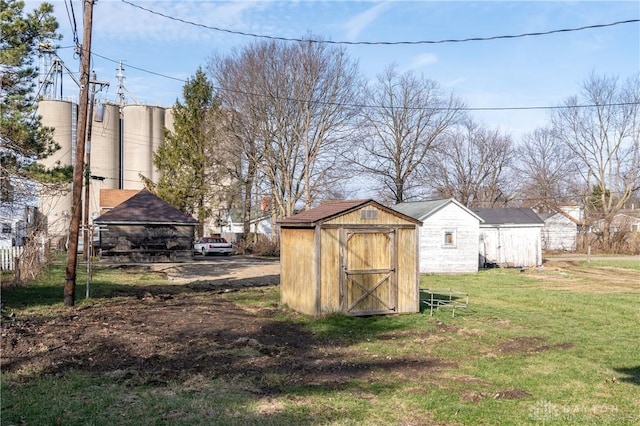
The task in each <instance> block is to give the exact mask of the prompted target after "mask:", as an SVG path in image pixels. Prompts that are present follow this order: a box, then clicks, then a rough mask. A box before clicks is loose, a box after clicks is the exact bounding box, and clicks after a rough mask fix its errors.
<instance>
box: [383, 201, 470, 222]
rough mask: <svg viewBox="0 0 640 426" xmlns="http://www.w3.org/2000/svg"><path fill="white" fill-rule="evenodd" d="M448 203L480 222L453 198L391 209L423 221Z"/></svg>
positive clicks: (413, 203) (414, 203) (398, 205)
mask: <svg viewBox="0 0 640 426" xmlns="http://www.w3.org/2000/svg"><path fill="white" fill-rule="evenodd" d="M450 203H452V204H455V205H457V206H458V207H460V208H461V209H462V210H465V211H467V212H468V213H469V214H470V215H472V216H475V217H476V218H477V219H478V220H480V221H481V222H482V218H480V217H479V216H478V215H477V214H476V213H474V212H472V211H471V210H469V209H468V208H467V207H465V206H464V205H463V204H462V203H460V202H458V201H456V200H455V199H454V198H442V199H437V200H425V201H411V202H405V203H399V204H396V205H395V206H393V209H394V210H397V211H399V212H400V213H403V214H406V215H407V216H411V217H413V218H415V219H418V220H422V221H424V220H426V219H427V218H428V217H429V216H431V215H432V214H434V213H436V212H437V211H438V210H440V209H442V208H444V207H445V206H446V205H448V204H450Z"/></svg>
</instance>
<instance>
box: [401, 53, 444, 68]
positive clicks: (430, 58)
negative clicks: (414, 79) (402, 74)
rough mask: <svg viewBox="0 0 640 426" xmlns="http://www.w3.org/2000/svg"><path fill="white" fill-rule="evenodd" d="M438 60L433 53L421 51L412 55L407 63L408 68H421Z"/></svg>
mask: <svg viewBox="0 0 640 426" xmlns="http://www.w3.org/2000/svg"><path fill="white" fill-rule="evenodd" d="M436 62H438V56H437V55H436V54H435V53H421V54H420V55H417V56H414V57H413V58H412V59H411V62H410V63H409V67H408V68H409V69H412V70H413V69H417V68H423V67H426V66H427V65H431V64H435V63H436Z"/></svg>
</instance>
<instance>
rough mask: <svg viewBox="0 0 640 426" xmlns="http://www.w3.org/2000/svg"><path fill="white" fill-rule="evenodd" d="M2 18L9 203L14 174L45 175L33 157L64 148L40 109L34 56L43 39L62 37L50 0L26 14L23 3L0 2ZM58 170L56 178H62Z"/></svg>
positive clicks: (0, 158) (0, 153)
mask: <svg viewBox="0 0 640 426" xmlns="http://www.w3.org/2000/svg"><path fill="white" fill-rule="evenodd" d="M0 22H1V26H2V37H1V38H0V113H1V114H0V190H1V191H0V192H1V194H0V198H1V199H2V201H9V202H10V201H14V194H13V193H12V192H13V188H12V185H11V180H12V178H14V177H22V178H37V179H44V178H45V175H46V173H43V170H42V169H41V168H38V167H37V166H35V163H34V160H36V159H39V158H44V157H46V156H47V155H49V154H51V153H52V152H54V151H55V150H56V149H58V148H59V146H58V145H57V144H56V143H55V142H54V141H53V137H52V131H51V129H48V128H45V127H43V126H42V125H41V122H40V117H39V116H38V115H37V113H36V109H37V103H36V100H37V99H36V97H35V87H36V78H37V75H38V70H37V68H36V67H35V66H34V60H35V57H36V52H37V49H38V46H39V44H40V43H47V42H48V41H50V40H55V39H59V38H60V36H59V35H58V34H57V33H56V30H57V28H58V23H57V22H56V19H55V17H54V16H53V6H52V5H51V4H48V3H42V4H40V5H39V6H38V8H37V9H35V10H33V11H32V12H30V13H26V14H25V12H24V2H23V1H16V0H0ZM57 172H58V174H55V173H54V174H52V175H51V176H59V172H60V171H59V170H58V171H57ZM63 175H64V176H67V175H66V174H64V173H63ZM51 176H46V177H48V178H51Z"/></svg>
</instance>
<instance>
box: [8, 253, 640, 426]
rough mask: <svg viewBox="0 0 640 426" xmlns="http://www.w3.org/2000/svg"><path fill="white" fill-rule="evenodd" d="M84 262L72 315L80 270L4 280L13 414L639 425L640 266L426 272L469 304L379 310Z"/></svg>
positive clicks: (17, 420) (23, 420)
mask: <svg viewBox="0 0 640 426" xmlns="http://www.w3.org/2000/svg"><path fill="white" fill-rule="evenodd" d="M78 273H79V276H78V281H77V282H78V284H79V285H78V296H77V300H78V305H77V306H76V307H74V308H71V309H68V308H64V307H62V306H61V303H60V302H61V300H62V283H63V281H64V279H63V276H64V268H63V267H55V268H52V269H51V270H50V271H49V272H48V273H47V274H46V275H45V276H43V277H42V279H41V280H40V281H39V282H38V283H34V284H31V285H30V286H27V287H19V288H3V291H2V300H3V302H4V303H5V309H4V310H3V318H2V376H1V386H2V388H1V409H2V411H1V414H0V415H1V423H2V425H3V426H4V425H56V424H62V425H212V424H220V425H234V424H235V425H281V424H282V425H290V424H309V425H391V424H394V425H433V424H436V425H479V424H482V425H528V424H540V425H542V424H544V425H566V424H585V425H638V424H640V328H639V324H640V262H634V261H627V262H622V261H606V260H604V261H600V260H597V261H591V262H588V263H587V262H578V263H567V262H552V263H549V264H546V265H545V266H544V267H541V268H537V269H529V270H522V271H520V270H517V269H491V270H486V271H481V272H479V273H477V274H470V275H429V276H423V277H422V278H421V287H422V288H423V289H427V288H452V289H455V290H458V291H462V292H468V293H469V294H470V304H469V307H468V308H466V309H459V310H456V315H455V316H452V315H451V310H450V309H448V308H441V309H440V310H438V311H435V312H434V315H433V316H430V315H429V310H428V309H427V310H424V311H423V312H421V313H418V314H407V315H392V316H378V317H365V318H360V317H358V318H355V317H348V316H344V315H340V314H333V315H328V316H325V317H322V318H311V317H307V316H305V315H301V314H298V313H296V312H293V311H291V310H289V309H287V308H286V307H283V306H280V304H279V293H278V288H277V287H274V286H270V287H260V288H249V289H244V290H241V291H234V292H215V293H214V292H205V291H187V290H186V289H181V288H178V286H175V285H173V284H172V283H171V282H168V281H166V280H164V279H163V277H162V276H160V275H157V274H153V273H150V272H148V271H143V270H140V271H135V272H133V271H128V272H127V273H124V272H123V271H119V270H107V269H97V270H96V272H95V276H94V278H93V280H92V294H93V295H94V296H93V298H92V299H89V300H84V299H83V297H84V281H83V280H84V279H85V278H84V275H83V274H82V271H81V270H80V269H79V271H78ZM163 286H164V287H163ZM162 288H165V291H164V292H162V291H160V290H159V289H162ZM138 289H142V290H144V291H137V290H138ZM125 290H126V291H125ZM169 290H170V291H169ZM154 291H155V293H154ZM423 294H426V293H423ZM209 320H210V321H209ZM86 336H90V337H86ZM143 348H147V350H149V351H151V352H144V353H143V352H141V351H142V350H143ZM14 351H20V353H19V356H18V355H16V354H15V353H14Z"/></svg>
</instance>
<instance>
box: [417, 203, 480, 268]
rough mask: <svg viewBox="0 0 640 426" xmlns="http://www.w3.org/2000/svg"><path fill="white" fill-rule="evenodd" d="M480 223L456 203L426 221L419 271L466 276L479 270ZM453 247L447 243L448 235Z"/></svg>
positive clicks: (421, 231)
mask: <svg viewBox="0 0 640 426" xmlns="http://www.w3.org/2000/svg"><path fill="white" fill-rule="evenodd" d="M479 226H480V221H479V220H478V219H477V218H476V217H474V216H473V215H471V214H469V213H468V212H467V211H465V210H464V209H462V208H460V207H459V206H458V205H456V204H454V203H449V204H448V205H446V206H445V207H444V208H442V209H441V210H439V211H437V212H436V213H434V214H433V215H431V216H429V217H428V218H426V219H425V220H424V222H423V224H422V226H421V227H420V272H421V273H465V272H477V271H478V240H479V237H480V229H479ZM449 231H452V232H453V234H454V235H453V238H454V241H453V244H452V245H447V244H445V235H444V234H445V232H449Z"/></svg>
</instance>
